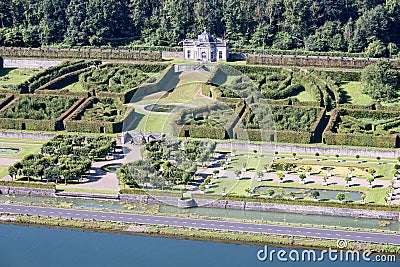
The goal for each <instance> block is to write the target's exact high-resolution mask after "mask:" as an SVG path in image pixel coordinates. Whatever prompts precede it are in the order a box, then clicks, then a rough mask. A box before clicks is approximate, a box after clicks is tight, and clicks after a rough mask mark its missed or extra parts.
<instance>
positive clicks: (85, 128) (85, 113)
mask: <svg viewBox="0 0 400 267" xmlns="http://www.w3.org/2000/svg"><path fill="white" fill-rule="evenodd" d="M129 114H133V111H130V112H127V109H126V107H124V105H123V103H122V102H121V101H120V100H119V99H114V98H107V97H91V98H88V99H87V100H86V101H85V102H84V103H83V104H82V106H81V107H80V108H79V109H77V110H76V111H75V112H74V113H72V114H71V115H70V116H69V117H68V118H67V119H66V121H65V127H66V129H67V131H70V132H90V133H119V132H122V127H123V123H124V120H125V119H126V116H128V115H129Z"/></svg>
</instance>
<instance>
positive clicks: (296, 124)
mask: <svg viewBox="0 0 400 267" xmlns="http://www.w3.org/2000/svg"><path fill="white" fill-rule="evenodd" d="M269 108H270V109H266V108H265V106H263V105H262V104H253V105H251V109H249V108H248V109H247V110H246V112H244V114H243V116H242V122H243V123H242V124H238V125H237V126H236V127H235V128H234V137H235V138H236V139H240V140H250V141H275V142H283V143H305V144H308V143H311V142H313V141H314V140H313V139H314V134H315V132H316V131H321V130H322V129H320V128H321V125H322V123H321V122H322V118H323V117H324V116H325V114H326V110H325V108H317V107H308V106H299V107H297V106H282V105H270V107H269Z"/></svg>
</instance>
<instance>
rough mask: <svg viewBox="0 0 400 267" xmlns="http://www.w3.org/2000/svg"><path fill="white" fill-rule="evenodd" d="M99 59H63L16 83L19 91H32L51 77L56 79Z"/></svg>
mask: <svg viewBox="0 0 400 267" xmlns="http://www.w3.org/2000/svg"><path fill="white" fill-rule="evenodd" d="M99 63H100V61H83V60H81V61H77V62H70V61H65V62H63V63H61V64H59V65H57V66H54V67H50V68H48V69H46V70H44V71H42V72H40V73H38V74H36V75H34V76H33V77H31V78H29V79H28V80H27V81H26V82H24V83H22V84H20V85H18V89H19V91H20V92H21V93H33V92H34V91H35V90H36V89H38V88H39V87H41V86H43V85H45V84H46V83H48V82H50V81H51V80H53V79H56V78H58V77H60V76H62V75H65V74H67V73H70V72H74V71H77V70H80V69H84V68H87V67H89V66H91V65H93V64H99Z"/></svg>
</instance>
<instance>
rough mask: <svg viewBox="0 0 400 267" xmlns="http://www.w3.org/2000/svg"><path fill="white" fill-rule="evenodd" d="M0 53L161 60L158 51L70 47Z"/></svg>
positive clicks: (0, 49) (2, 49) (1, 51)
mask: <svg viewBox="0 0 400 267" xmlns="http://www.w3.org/2000/svg"><path fill="white" fill-rule="evenodd" d="M0 55H3V56H5V57H11V58H18V57H30V58H32V57H34V58H76V59H99V58H101V59H126V60H148V61H161V59H162V53H161V52H160V51H136V50H120V49H118V50H116V49H82V48H79V49H71V48H21V47H19V48H16V47H0Z"/></svg>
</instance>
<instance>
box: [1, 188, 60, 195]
mask: <svg viewBox="0 0 400 267" xmlns="http://www.w3.org/2000/svg"><path fill="white" fill-rule="evenodd" d="M55 192H56V191H55V190H54V189H42V188H28V187H10V186H0V193H1V194H2V195H22V196H39V197H55Z"/></svg>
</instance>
